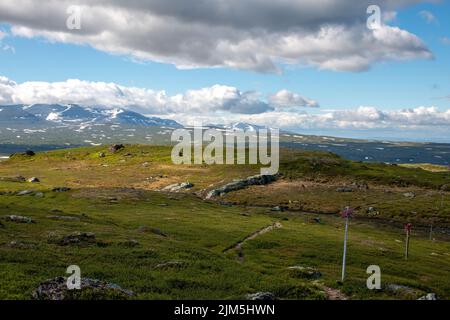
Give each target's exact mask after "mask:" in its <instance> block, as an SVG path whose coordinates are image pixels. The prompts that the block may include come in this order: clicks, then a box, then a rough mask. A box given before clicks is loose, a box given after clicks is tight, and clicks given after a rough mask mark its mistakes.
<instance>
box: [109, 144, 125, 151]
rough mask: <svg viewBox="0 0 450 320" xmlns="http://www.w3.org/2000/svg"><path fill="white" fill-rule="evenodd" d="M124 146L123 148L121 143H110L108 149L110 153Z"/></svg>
mask: <svg viewBox="0 0 450 320" xmlns="http://www.w3.org/2000/svg"><path fill="white" fill-rule="evenodd" d="M124 148H125V146H124V145H123V144H112V145H110V146H109V148H108V150H109V152H111V153H115V152H117V151H119V150H122V149H124Z"/></svg>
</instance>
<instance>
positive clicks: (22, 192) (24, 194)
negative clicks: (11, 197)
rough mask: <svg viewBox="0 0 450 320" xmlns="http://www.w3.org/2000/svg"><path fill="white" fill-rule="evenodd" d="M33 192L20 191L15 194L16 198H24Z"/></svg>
mask: <svg viewBox="0 0 450 320" xmlns="http://www.w3.org/2000/svg"><path fill="white" fill-rule="evenodd" d="M33 193H34V191H33V190H22V191H19V192H17V193H16V196H26V195H30V194H33Z"/></svg>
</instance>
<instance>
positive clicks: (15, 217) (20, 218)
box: [5, 214, 34, 223]
mask: <svg viewBox="0 0 450 320" xmlns="http://www.w3.org/2000/svg"><path fill="white" fill-rule="evenodd" d="M5 220H6V221H11V222H18V223H34V221H33V219H31V218H29V217H24V216H18V215H15V214H12V215H9V216H5Z"/></svg>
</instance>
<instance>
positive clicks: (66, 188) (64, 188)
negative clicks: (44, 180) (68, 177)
mask: <svg viewBox="0 0 450 320" xmlns="http://www.w3.org/2000/svg"><path fill="white" fill-rule="evenodd" d="M70 190H71V189H70V188H68V187H55V188H53V189H52V191H53V192H68V191H70Z"/></svg>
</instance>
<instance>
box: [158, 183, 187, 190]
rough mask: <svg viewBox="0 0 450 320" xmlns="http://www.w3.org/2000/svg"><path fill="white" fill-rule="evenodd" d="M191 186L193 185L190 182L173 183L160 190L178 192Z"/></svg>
mask: <svg viewBox="0 0 450 320" xmlns="http://www.w3.org/2000/svg"><path fill="white" fill-rule="evenodd" d="M193 186H194V185H193V184H192V183H190V182H182V183H175V184H171V185H169V186H167V187H165V188H163V189H162V191H168V192H178V191H181V190H185V189H190V188H192V187H193Z"/></svg>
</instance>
